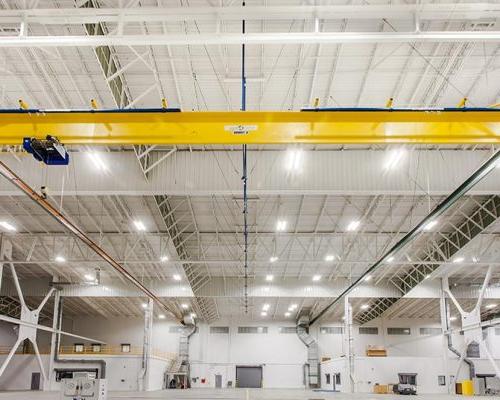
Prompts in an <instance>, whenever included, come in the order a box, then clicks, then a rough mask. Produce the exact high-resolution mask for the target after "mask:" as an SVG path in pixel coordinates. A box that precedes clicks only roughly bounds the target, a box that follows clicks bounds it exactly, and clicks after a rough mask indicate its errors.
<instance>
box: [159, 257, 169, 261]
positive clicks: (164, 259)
mask: <svg viewBox="0 0 500 400" xmlns="http://www.w3.org/2000/svg"><path fill="white" fill-rule="evenodd" d="M160 261H161V262H167V261H168V256H161V257H160Z"/></svg>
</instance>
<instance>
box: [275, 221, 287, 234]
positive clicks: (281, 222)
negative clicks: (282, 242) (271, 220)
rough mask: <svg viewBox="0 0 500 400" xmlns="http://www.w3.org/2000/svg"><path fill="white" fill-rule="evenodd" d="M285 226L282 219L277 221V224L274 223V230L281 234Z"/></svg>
mask: <svg viewBox="0 0 500 400" xmlns="http://www.w3.org/2000/svg"><path fill="white" fill-rule="evenodd" d="M286 224H287V222H286V221H285V220H284V219H280V220H278V222H276V230H277V231H278V232H283V231H284V230H285V229H286Z"/></svg>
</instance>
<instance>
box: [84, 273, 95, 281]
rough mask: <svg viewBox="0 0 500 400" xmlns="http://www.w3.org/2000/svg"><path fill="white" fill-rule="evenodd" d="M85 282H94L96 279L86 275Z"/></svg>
mask: <svg viewBox="0 0 500 400" xmlns="http://www.w3.org/2000/svg"><path fill="white" fill-rule="evenodd" d="M85 280H86V281H94V280H95V278H94V277H93V276H92V275H90V274H85Z"/></svg>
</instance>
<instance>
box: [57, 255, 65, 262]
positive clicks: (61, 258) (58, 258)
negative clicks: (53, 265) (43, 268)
mask: <svg viewBox="0 0 500 400" xmlns="http://www.w3.org/2000/svg"><path fill="white" fill-rule="evenodd" d="M54 260H55V261H56V262H58V263H63V262H66V259H65V258H64V257H63V256H56V258H54Z"/></svg>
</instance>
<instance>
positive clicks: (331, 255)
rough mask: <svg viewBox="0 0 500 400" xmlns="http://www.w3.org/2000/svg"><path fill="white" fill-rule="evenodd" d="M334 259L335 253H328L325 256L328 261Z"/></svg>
mask: <svg viewBox="0 0 500 400" xmlns="http://www.w3.org/2000/svg"><path fill="white" fill-rule="evenodd" d="M333 260H335V256H334V255H333V254H327V255H326V256H325V261H326V262H331V261H333Z"/></svg>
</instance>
